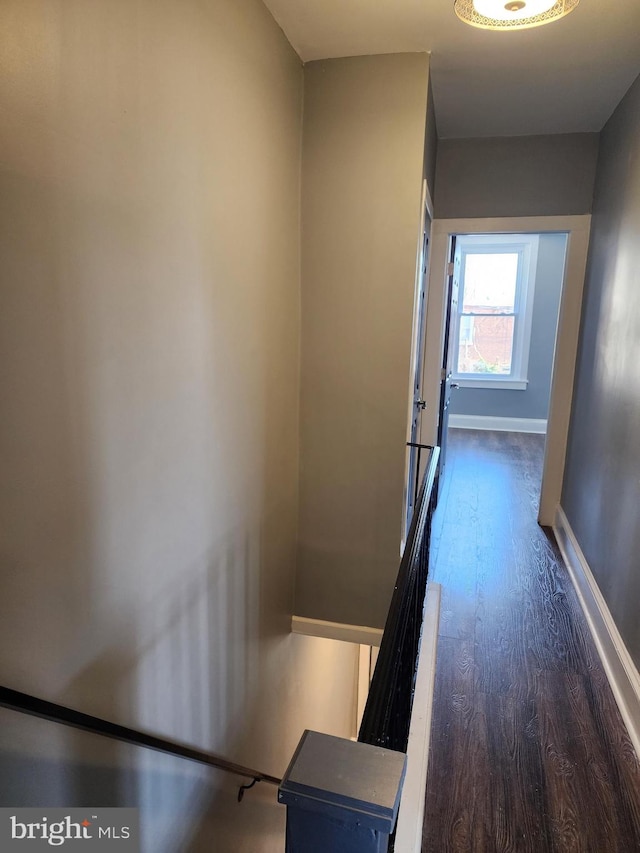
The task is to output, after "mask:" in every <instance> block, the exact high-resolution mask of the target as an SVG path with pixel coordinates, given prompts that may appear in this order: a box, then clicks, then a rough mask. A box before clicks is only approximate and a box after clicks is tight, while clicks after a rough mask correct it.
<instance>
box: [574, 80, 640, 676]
mask: <svg viewBox="0 0 640 853" xmlns="http://www.w3.org/2000/svg"><path fill="white" fill-rule="evenodd" d="M591 233H592V238H591V247H590V254H589V265H588V271H587V280H586V293H585V302H584V311H583V318H582V332H581V342H580V352H579V358H578V365H577V376H576V382H575V391H574V403H573V412H572V418H571V429H570V434H569V446H568V454H567V466H566V471H565V482H564V490H563V496H562V504H563V507H564V509H565V512H566V514H567V517H568V519H569V522H570V523H571V525H572V527H573V530H574V531H575V534H576V536H577V538H578V541H579V543H580V545H581V547H582V550H583V551H584V554H585V556H586V558H587V561H588V562H589V565H590V566H591V569H592V571H593V573H594V575H595V577H596V580H597V582H598V585H599V587H600V589H601V590H602V593H603V595H604V597H605V599H606V601H607V604H608V606H609V608H610V610H611V613H612V615H613V618H614V619H615V621H616V624H617V626H618V628H619V630H620V632H621V634H622V637H623V639H624V641H625V643H626V645H627V647H628V648H629V651H630V653H631V655H632V656H633V659H634V661H635V663H636V665H638V666H640V619H639V618H638V603H639V602H640V358H639V355H638V354H639V353H640V275H639V272H638V271H639V270H640V237H639V235H640V78H638V80H636V82H635V83H634V84H633V86H632V87H631V89H630V90H629V92H628V93H627V95H626V96H625V98H624V99H623V100H622V102H621V103H620V105H619V106H618V108H617V109H616V111H615V112H614V114H613V116H612V117H611V119H610V120H609V121H608V123H607V124H606V126H605V128H604V130H603V132H602V138H601V143H600V157H599V160H598V177H597V182H596V194H595V204H594V210H593V222H592V232H591Z"/></svg>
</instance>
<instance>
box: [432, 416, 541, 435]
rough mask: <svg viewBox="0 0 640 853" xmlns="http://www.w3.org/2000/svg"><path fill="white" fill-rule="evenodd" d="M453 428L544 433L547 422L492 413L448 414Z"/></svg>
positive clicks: (539, 419)
mask: <svg viewBox="0 0 640 853" xmlns="http://www.w3.org/2000/svg"><path fill="white" fill-rule="evenodd" d="M449 426H450V427H452V428H453V429H491V430H497V431H498V432H535V433H538V434H539V435H544V434H545V433H546V431H547V422H546V420H544V419H543V418H499V417H494V416H493V415H449Z"/></svg>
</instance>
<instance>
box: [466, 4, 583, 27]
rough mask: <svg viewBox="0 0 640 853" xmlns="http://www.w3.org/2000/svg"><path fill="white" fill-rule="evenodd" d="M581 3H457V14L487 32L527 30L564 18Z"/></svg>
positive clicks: (467, 22)
mask: <svg viewBox="0 0 640 853" xmlns="http://www.w3.org/2000/svg"><path fill="white" fill-rule="evenodd" d="M579 2H580V0H454V4H453V8H454V9H455V12H456V15H457V16H458V17H459V18H460V20H461V21H464V22H465V24H471V26H472V27H480V29H483V30H524V29H527V28H528V27H539V26H542V24H550V23H551V22H552V21H557V20H558V19H559V18H564V16H565V15H568V14H569V12H572V11H573V10H574V9H575V8H576V6H577V5H578V3H579Z"/></svg>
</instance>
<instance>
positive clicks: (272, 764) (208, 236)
mask: <svg viewBox="0 0 640 853" xmlns="http://www.w3.org/2000/svg"><path fill="white" fill-rule="evenodd" d="M2 17H3V27H2V30H1V32H0V42H1V43H0V54H1V55H2V56H3V71H2V89H1V92H0V113H1V114H2V138H1V141H0V146H1V152H0V160H1V162H2V169H1V170H0V255H1V257H2V265H1V267H0V276H1V284H0V287H1V292H2V310H1V311H0V353H1V364H2V375H1V377H0V408H1V410H2V418H1V426H0V470H1V471H2V482H1V485H0V560H1V581H2V587H1V589H0V684H3V685H7V686H9V687H13V688H16V689H19V690H23V691H26V692H28V693H34V694H36V695H37V696H41V697H43V698H47V699H52V700H54V701H57V702H61V703H62V704H65V705H69V706H72V707H76V708H80V709H82V710H84V711H88V712H91V713H94V714H97V715H99V716H104V717H107V718H108V719H113V720H116V721H118V722H121V723H125V724H127V725H131V726H134V727H141V728H143V729H147V730H151V731H154V732H160V733H162V734H166V735H169V736H170V737H174V738H177V739H178V740H181V741H186V742H189V743H194V744H197V745H198V746H201V747H204V748H208V749H214V750H217V751H219V752H222V753H225V754H227V755H228V756H229V757H232V758H234V759H235V760H238V761H243V762H244V763H251V764H255V765H256V766H258V767H261V768H264V769H265V770H266V771H270V772H272V773H275V774H280V773H282V772H283V771H284V769H285V767H286V764H287V762H288V760H289V758H290V756H291V754H292V751H293V749H294V748H295V745H296V743H297V741H298V738H299V736H300V734H301V732H302V730H303V729H304V728H305V727H311V728H313V727H316V726H317V725H318V726H320V727H323V728H324V727H326V726H329V727H331V728H333V729H334V731H335V733H336V734H342V735H347V736H348V735H350V734H351V733H352V732H351V719H352V716H351V713H352V710H353V708H352V703H353V688H354V679H355V665H356V658H355V647H351V646H343V647H342V651H336V650H335V649H338V648H339V644H333V648H334V650H333V651H330V652H327V651H326V649H325V648H324V647H323V648H322V650H318V647H317V644H316V643H314V641H313V640H312V641H311V645H309V644H308V643H307V642H306V641H305V642H300V639H301V638H299V637H295V636H293V635H291V633H290V619H291V613H292V608H293V588H294V575H295V551H296V533H297V511H298V510H297V505H298V432H299V431H298V411H299V408H298V403H299V339H300V247H299V230H300V169H301V132H302V95H303V70H302V67H301V63H300V61H299V59H298V57H297V56H296V54H295V52H294V51H293V49H292V48H291V46H290V45H289V44H288V43H287V41H286V39H285V38H284V36H283V34H282V31H281V30H280V28H279V27H278V26H277V24H276V23H275V22H274V20H273V19H272V18H271V16H270V15H269V13H268V12H267V10H266V9H265V7H264V5H263V4H262V3H261V2H258V0H208V2H206V3H202V2H200V1H199V0H179V2H178V0H168V2H163V3H161V4H158V3H156V2H155V0H137V2H136V3H131V4H127V3H113V2H111V0H92V2H91V3H82V2H79V3H76V2H73V0H71V2H65V3H55V4H51V3H50V2H48V1H47V0H33V2H30V3H24V2H22V0H6V2H4V3H3V4H2ZM318 642H321V641H318ZM326 642H329V641H326ZM323 661H327V662H330V661H333V663H334V664H335V667H333V666H331V667H329V666H328V664H327V670H326V671H324V673H325V676H327V671H328V672H329V673H330V674H329V675H328V677H329V679H330V680H331V683H332V691H331V694H332V695H329V694H328V693H327V690H326V684H325V685H322V687H321V688H320V689H318V690H315V692H314V689H310V690H309V689H308V681H307V680H306V679H307V678H308V675H309V673H311V672H314V671H315V670H317V668H318V666H321V668H322V667H324V663H323ZM334 689H335V691H336V692H337V695H338V697H339V698H338V699H336V696H335V695H333V692H334ZM318 712H320V718H319V717H318V716H317V714H318ZM313 718H316V719H315V720H314V719H313ZM321 718H322V719H321ZM0 728H1V727H0ZM5 737H6V739H5ZM0 741H1V748H0V760H2V761H3V762H6V760H8V758H7V756H8V755H9V753H11V754H12V755H14V757H15V744H16V738H15V737H9V736H8V735H7V734H6V733H5V732H4V730H3V731H2V738H0ZM75 757H78V756H77V755H76V756H75ZM85 757H86V756H85ZM80 760H82V757H81V756H80ZM12 766H15V764H14V765H12ZM4 771H6V763H3V766H2V768H0V776H2V775H3V772H4ZM56 778H57V777H56ZM5 781H6V777H5ZM13 781H14V782H15V781H19V780H17V779H16V778H15V777H14V779H13ZM49 784H50V787H54V784H55V785H57V784H58V782H57V781H56V782H55V783H54V781H53V779H52V780H51V781H50V783H49ZM60 784H62V783H61V782H60ZM70 785H71V787H70V788H69V790H70V791H72V792H73V791H75V790H76V789H75V788H73V785H72V784H71V783H70ZM121 791H122V792H123V793H122V796H123V797H125V796H126V795H127V793H126V788H122V789H121ZM165 793H166V798H165V799H164V801H165V802H166V801H168V800H172V801H173V802H174V803H176V804H179V806H180V808H181V809H182V811H183V813H187V812H188V811H189V809H188V806H187V803H186V802H185V799H190V798H191V794H192V793H193V792H192V791H191V789H190V788H189V785H186V786H184V787H175V788H173V789H172V791H171V790H169V789H167V790H166V792H165ZM49 799H50V797H49V796H47V794H46V791H45V792H44V793H43V794H42V801H43V802H47V801H48V800H49ZM4 804H5V805H6V804H7V803H4ZM12 804H14V805H15V802H14V803H12ZM68 804H69V805H70V804H71V799H70V801H69V802H68ZM183 807H184V808H183ZM147 849H150V850H153V851H154V853H157V851H161V850H162V847H161V846H160V845H151V846H150V847H148V848H147ZM170 849H172V850H175V849H178V848H177V846H174V847H172V848H170Z"/></svg>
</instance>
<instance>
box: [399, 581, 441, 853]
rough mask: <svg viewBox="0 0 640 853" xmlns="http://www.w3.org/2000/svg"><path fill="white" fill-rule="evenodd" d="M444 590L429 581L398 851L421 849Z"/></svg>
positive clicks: (412, 711)
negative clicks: (441, 605) (441, 604)
mask: <svg viewBox="0 0 640 853" xmlns="http://www.w3.org/2000/svg"><path fill="white" fill-rule="evenodd" d="M441 591H442V588H441V586H440V584H438V583H431V582H429V583H428V584H427V593H426V596H425V602H424V616H423V620H422V636H421V638H420V648H419V651H418V669H417V672H416V687H415V693H414V696H413V707H412V710H411V724H410V727H409V742H408V744H407V770H406V774H405V777H404V784H403V786H402V795H401V797H400V810H399V812H398V824H397V829H396V842H395V848H394V849H395V851H396V853H420V851H421V850H422V825H423V823H424V802H425V797H424V792H425V789H426V787H427V769H428V764H429V740H430V737H431V714H432V710H433V692H434V684H435V677H436V651H437V645H438V627H439V624H440V596H441Z"/></svg>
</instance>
